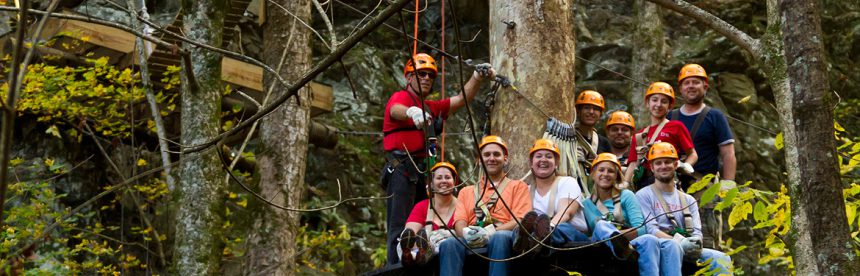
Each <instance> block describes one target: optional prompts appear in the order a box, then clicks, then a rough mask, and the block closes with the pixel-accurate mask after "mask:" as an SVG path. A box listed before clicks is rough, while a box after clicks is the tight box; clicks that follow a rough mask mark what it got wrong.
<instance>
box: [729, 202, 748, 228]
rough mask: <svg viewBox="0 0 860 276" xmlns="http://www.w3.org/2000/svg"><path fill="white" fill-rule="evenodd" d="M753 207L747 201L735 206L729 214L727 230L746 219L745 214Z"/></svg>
mask: <svg viewBox="0 0 860 276" xmlns="http://www.w3.org/2000/svg"><path fill="white" fill-rule="evenodd" d="M752 211H753V207H752V204H750V203H749V202H745V203H744V204H743V205H741V206H736V207H735V208H733V209H732V212H731V213H730V214H729V230H732V229H734V228H735V225H737V224H738V223H740V222H741V221H743V220H745V219H747V216H748V215H749V214H750V213H752Z"/></svg>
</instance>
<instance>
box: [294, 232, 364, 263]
mask: <svg viewBox="0 0 860 276" xmlns="http://www.w3.org/2000/svg"><path fill="white" fill-rule="evenodd" d="M297 236H298V239H297V246H298V248H300V250H301V251H299V255H300V258H299V259H298V260H299V263H300V264H301V265H302V266H305V267H306V268H309V269H311V270H316V271H319V272H337V271H340V270H341V269H343V267H344V258H343V254H344V253H346V252H348V251H349V249H350V248H351V247H352V245H351V244H350V239H351V236H350V234H349V231H347V227H346V225H340V227H339V228H338V230H337V231H335V230H331V229H329V230H320V231H316V230H312V229H308V226H307V225H304V226H302V227H300V228H299V231H298V235H297Z"/></svg>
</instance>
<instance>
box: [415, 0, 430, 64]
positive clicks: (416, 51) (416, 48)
mask: <svg viewBox="0 0 860 276" xmlns="http://www.w3.org/2000/svg"><path fill="white" fill-rule="evenodd" d="M428 2H429V1H428ZM418 12H419V11H418V0H415V27H414V28H413V29H412V55H413V56H414V55H416V54H418ZM412 66H415V67H418V64H415V63H413V64H412Z"/></svg>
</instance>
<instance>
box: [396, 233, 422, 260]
mask: <svg viewBox="0 0 860 276" xmlns="http://www.w3.org/2000/svg"><path fill="white" fill-rule="evenodd" d="M417 239H418V237H417V236H415V232H414V231H412V229H406V230H404V231H403V233H401V234H400V251H401V252H402V254H401V255H400V263H402V264H403V266H412V265H415V259H413V258H412V248H413V247H415V242H416V240H417Z"/></svg>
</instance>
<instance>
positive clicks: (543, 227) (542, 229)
mask: <svg viewBox="0 0 860 276" xmlns="http://www.w3.org/2000/svg"><path fill="white" fill-rule="evenodd" d="M550 220H552V219H551V218H550V217H549V216H547V215H545V214H541V215H540V216H538V217H537V221H536V222H535V229H534V232H533V233H534V236H535V239H537V240H538V241H540V242H541V243H543V244H549V243H550V240H549V239H548V238H547V237H548V236H549V235H550V233H551V232H552V228H551V227H550V226H549V222H550ZM537 243H538V242H535V244H537ZM541 248H543V246H540V247H538V248H537V249H535V253H537V252H540V250H541Z"/></svg>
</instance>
